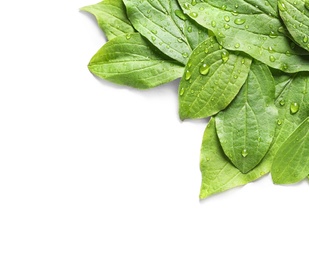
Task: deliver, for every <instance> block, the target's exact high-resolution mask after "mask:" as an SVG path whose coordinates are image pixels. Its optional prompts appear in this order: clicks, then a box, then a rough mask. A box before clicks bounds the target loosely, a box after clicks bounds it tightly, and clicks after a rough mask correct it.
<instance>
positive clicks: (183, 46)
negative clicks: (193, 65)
mask: <svg viewBox="0 0 309 260" xmlns="http://www.w3.org/2000/svg"><path fill="white" fill-rule="evenodd" d="M124 4H125V5H126V8H127V12H128V17H129V19H130V21H131V22H132V24H133V26H134V27H135V29H136V30H137V31H138V32H140V33H141V34H142V35H143V36H144V37H146V38H147V39H148V40H149V41H150V42H151V43H152V44H153V45H155V46H156V47H157V48H158V49H160V50H161V51H162V52H163V53H165V54H166V55H168V56H170V57H171V58H173V59H175V60H177V61H179V62H180V63H183V64H186V62H187V60H188V57H189V55H190V53H191V52H192V47H191V45H190V43H189V41H188V39H187V37H186V34H187V33H186V32H185V29H184V27H185V20H186V19H187V16H185V15H184V14H183V13H182V11H181V8H180V6H179V5H178V3H177V1H176V0H170V1H162V0H144V1H135V0H124ZM190 26H191V27H192V28H193V27H194V26H195V25H194V24H193V23H192V24H191V25H190ZM194 30H195V29H194ZM204 31H205V32H204V35H205V36H206V30H205V29H204Z"/></svg>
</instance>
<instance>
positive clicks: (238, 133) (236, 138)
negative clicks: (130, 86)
mask: <svg viewBox="0 0 309 260" xmlns="http://www.w3.org/2000/svg"><path fill="white" fill-rule="evenodd" d="M274 99H275V84H274V80H273V77H272V74H271V72H270V71H269V69H268V67H267V66H266V65H264V64H262V63H260V62H256V61H254V62H253V63H252V65H251V68H250V72H249V76H248V78H247V80H246V82H245V84H244V85H243V87H242V89H241V91H240V93H239V94H238V95H237V96H236V98H235V99H234V100H233V102H232V103H231V104H230V105H229V106H228V107H227V109H225V110H224V111H222V112H220V113H219V114H218V115H217V116H216V128H217V133H218V136H219V140H220V143H221V146H222V148H223V150H224V152H225V154H226V155H227V156H228V157H229V159H230V160H231V162H232V163H233V164H234V165H235V166H236V167H237V168H238V169H239V170H240V171H241V172H242V173H247V172H249V171H250V170H252V169H253V168H254V167H255V166H256V165H258V164H259V163H260V162H261V160H262V159H263V157H264V156H265V154H266V153H267V151H268V149H269V147H270V145H271V143H272V140H273V136H274V134H275V129H276V125H277V124H276V119H277V115H278V111H277V108H276V106H275V104H274Z"/></svg>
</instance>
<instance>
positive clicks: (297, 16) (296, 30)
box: [278, 0, 309, 50]
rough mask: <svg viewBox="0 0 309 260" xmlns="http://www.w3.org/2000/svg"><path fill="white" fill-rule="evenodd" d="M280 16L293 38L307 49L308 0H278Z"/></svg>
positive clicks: (308, 45)
mask: <svg viewBox="0 0 309 260" xmlns="http://www.w3.org/2000/svg"><path fill="white" fill-rule="evenodd" d="M278 6H279V12H280V16H281V18H282V20H283V22H284V24H285V25H286V27H287V29H288V30H289V32H290V34H291V35H292V37H293V39H294V40H295V41H296V42H297V43H298V44H299V45H300V46H301V47H303V48H305V49H307V50H309V2H308V0H297V1H295V0H279V1H278Z"/></svg>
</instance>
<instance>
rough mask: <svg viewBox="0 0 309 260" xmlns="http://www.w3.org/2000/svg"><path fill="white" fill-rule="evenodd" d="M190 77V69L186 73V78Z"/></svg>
mask: <svg viewBox="0 0 309 260" xmlns="http://www.w3.org/2000/svg"><path fill="white" fill-rule="evenodd" d="M190 78H191V72H190V70H187V71H186V73H185V79H186V80H189V79H190Z"/></svg>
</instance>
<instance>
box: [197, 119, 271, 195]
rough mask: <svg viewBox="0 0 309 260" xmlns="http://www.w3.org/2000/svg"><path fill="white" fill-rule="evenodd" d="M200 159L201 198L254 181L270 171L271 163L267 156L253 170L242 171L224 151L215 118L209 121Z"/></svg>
mask: <svg viewBox="0 0 309 260" xmlns="http://www.w3.org/2000/svg"><path fill="white" fill-rule="evenodd" d="M200 160H201V161H200V168H201V172H202V185H201V191H200V198H201V199H204V198H207V197H208V196H210V195H212V194H215V193H219V192H223V191H226V190H229V189H231V188H235V187H237V186H242V185H245V184H247V183H249V182H252V181H254V180H256V179H258V178H260V177H261V176H263V175H265V174H266V173H267V172H269V168H270V165H271V160H270V158H269V157H265V158H264V159H263V161H262V162H261V163H260V164H259V165H258V166H257V167H256V168H255V169H254V170H253V171H250V172H249V173H247V174H243V173H241V172H240V171H239V170H238V169H237V168H236V167H235V166H234V165H233V164H232V163H231V162H230V161H229V159H228V158H227V157H226V155H225V153H224V152H223V150H222V148H221V145H220V141H219V139H218V136H217V134H216V129H215V121H214V119H211V120H210V121H209V123H208V125H207V128H206V130H205V133H204V137H203V143H202V148H201V158H200Z"/></svg>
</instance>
